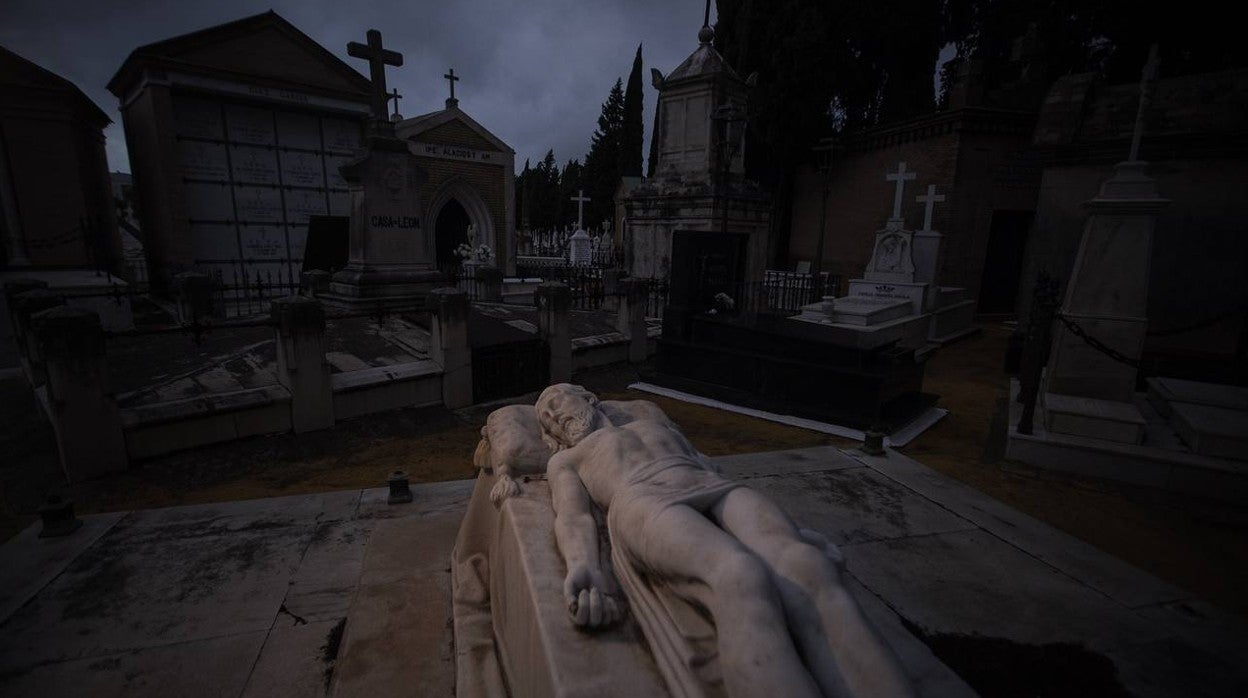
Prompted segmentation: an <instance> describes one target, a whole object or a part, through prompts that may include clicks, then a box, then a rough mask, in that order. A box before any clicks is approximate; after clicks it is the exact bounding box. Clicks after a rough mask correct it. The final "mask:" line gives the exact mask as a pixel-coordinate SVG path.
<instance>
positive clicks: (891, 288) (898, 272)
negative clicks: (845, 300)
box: [849, 161, 935, 315]
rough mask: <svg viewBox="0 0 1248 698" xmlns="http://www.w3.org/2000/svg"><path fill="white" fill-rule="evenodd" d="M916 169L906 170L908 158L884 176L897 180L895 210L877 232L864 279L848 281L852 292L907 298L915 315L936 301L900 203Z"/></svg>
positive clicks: (875, 296)
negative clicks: (920, 273)
mask: <svg viewBox="0 0 1248 698" xmlns="http://www.w3.org/2000/svg"><path fill="white" fill-rule="evenodd" d="M918 176H919V175H918V173H917V172H910V171H907V170H906V163H905V161H902V162H899V163H898V164H897V171H896V172H891V173H889V174H886V175H885V176H884V179H885V180H887V181H890V182H896V185H897V186H896V189H895V191H894V194H893V211H892V215H891V216H889V218H888V221H887V222H886V223H885V224H884V228H883V229H882V230H880V231H878V232H877V233H876V234H875V246H874V247H873V248H872V252H871V261H870V262H868V263H867V268H866V270H865V271H864V272H863V275H862V278H861V279H853V280H851V281H850V282H849V295H851V296H871V297H874V298H904V299H906V300H908V301H910V307H911V310H912V311H913V313H914V314H915V315H922V314H924V313H926V312H928V311H930V310H931V309H932V303H933V301H934V300H935V294H934V293H933V289H932V286H931V284H930V282H927V281H921V280H919V279H918V275H917V274H916V271H915V264H914V238H915V235H914V232H913V231H910V230H907V229H906V227H905V226H906V221H905V218H904V217H902V213H901V204H902V200H903V199H904V197H905V189H906V182H908V181H911V180H913V179H915V178H917V177H918Z"/></svg>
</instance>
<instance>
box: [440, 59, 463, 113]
mask: <svg viewBox="0 0 1248 698" xmlns="http://www.w3.org/2000/svg"><path fill="white" fill-rule="evenodd" d="M442 77H444V78H446V82H447V84H449V85H450V86H451V97H450V99H448V100H446V103H447V105H448V106H450V105H453V104H456V103H458V101H459V100H457V99H455V83H457V82H459V77H458V76H456V75H455V69H454V68H451V70H450V72H448V73H447V74H446V75H443V76H442Z"/></svg>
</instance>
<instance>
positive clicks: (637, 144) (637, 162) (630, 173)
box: [620, 44, 645, 177]
mask: <svg viewBox="0 0 1248 698" xmlns="http://www.w3.org/2000/svg"><path fill="white" fill-rule="evenodd" d="M642 106H643V105H642V91H641V44H638V45H637V55H636V56H634V57H633V70H632V72H630V73H629V74H628V88H627V89H625V90H624V132H623V134H622V135H621V137H620V175H621V176H624V177H640V176H641V149H642V143H643V141H644V140H645V130H644V129H645V127H644V126H643V125H642Z"/></svg>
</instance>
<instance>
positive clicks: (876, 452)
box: [859, 430, 884, 456]
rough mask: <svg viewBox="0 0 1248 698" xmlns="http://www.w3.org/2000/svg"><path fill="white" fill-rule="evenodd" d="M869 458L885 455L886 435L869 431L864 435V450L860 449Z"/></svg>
mask: <svg viewBox="0 0 1248 698" xmlns="http://www.w3.org/2000/svg"><path fill="white" fill-rule="evenodd" d="M859 450H861V451H862V452H863V453H865V454H867V455H868V456H882V455H884V434H882V433H880V432H878V431H874V430H871V431H868V432H867V433H866V434H864V435H863V439H862V448H861V449H859Z"/></svg>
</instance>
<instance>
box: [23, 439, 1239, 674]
mask: <svg viewBox="0 0 1248 698" xmlns="http://www.w3.org/2000/svg"><path fill="white" fill-rule="evenodd" d="M717 461H718V462H719V463H720V464H721V465H722V466H723V467H724V469H725V471H726V472H727V473H729V474H730V475H732V476H734V477H738V478H744V479H747V480H748V481H749V483H750V485H751V486H753V487H756V488H758V489H759V490H761V491H763V492H765V493H767V494H768V495H770V496H772V497H773V498H775V499H776V500H777V501H779V502H781V503H782V504H783V505H784V506H785V507H786V508H787V509H788V510H789V511H790V512H791V513H792V515H793V516H794V518H796V519H797V520H798V521H799V522H800V523H801V524H803V525H805V526H808V527H810V528H814V529H816V530H819V531H821V532H823V533H825V534H826V535H828V536H829V537H830V538H831V539H832V540H833V541H834V542H835V543H837V544H838V545H840V546H841V548H842V550H843V551H844V552H845V555H846V558H847V561H848V569H849V572H850V574H851V576H852V578H853V579H852V580H851V581H850V589H851V591H853V592H854V593H855V595H856V596H857V597H858V598H859V601H860V603H862V604H863V605H864V606H865V607H866V609H867V611H868V613H869V614H870V615H872V617H873V618H874V619H875V620H876V622H877V624H880V625H881V626H884V630H885V633H886V636H889V637H891V638H894V639H896V638H898V637H900V636H899V632H900V631H899V628H901V627H906V628H908V629H909V630H910V631H911V632H912V633H914V634H916V635H917V636H919V637H921V638H922V639H923V640H924V642H925V643H926V646H924V645H920V644H919V643H916V642H913V641H908V643H903V644H904V647H903V658H904V659H905V661H906V662H907V664H908V665H911V666H915V663H916V662H927V663H928V664H929V665H930V664H931V662H930V656H931V655H930V654H929V649H928V648H930V652H931V653H934V654H935V656H936V657H938V658H940V659H941V660H943V662H944V663H945V664H946V665H947V666H949V667H950V668H952V669H953V670H954V671H956V672H957V673H958V675H959V676H961V678H962V679H964V680H965V681H966V682H967V683H969V684H970V685H971V686H972V687H974V688H975V689H976V690H978V691H979V692H980V693H981V694H983V695H1019V694H1032V695H1037V694H1042V695H1072V694H1080V693H1082V694H1091V695H1136V696H1171V695H1184V696H1227V695H1245V694H1246V693H1248V667H1245V666H1244V665H1243V662H1242V658H1243V657H1245V656H1248V630H1246V629H1245V628H1244V627H1243V626H1242V625H1240V624H1238V621H1237V620H1236V619H1234V618H1233V617H1231V616H1230V615H1229V614H1225V613H1223V612H1221V611H1220V610H1219V609H1217V608H1214V607H1211V606H1209V605H1207V604H1204V603H1202V602H1200V601H1199V600H1197V599H1195V598H1194V597H1193V596H1192V595H1190V594H1188V593H1185V592H1183V591H1181V590H1179V589H1177V588H1175V587H1173V586H1171V585H1169V584H1166V583H1164V582H1162V581H1161V580H1158V579H1157V578H1155V577H1152V576H1150V575H1148V574H1145V573H1143V572H1141V571H1139V570H1137V569H1135V568H1133V567H1131V566H1129V565H1127V564H1125V563H1123V562H1121V561H1119V560H1117V559H1115V558H1112V557H1110V556H1108V555H1105V554H1104V553H1101V552H1100V551H1098V550H1096V549H1095V548H1092V547H1091V546H1089V545H1087V544H1085V543H1082V542H1080V541H1078V540H1077V539H1074V538H1072V537H1070V536H1068V535H1066V534H1063V533H1061V532H1059V531H1057V530H1056V529H1053V528H1051V527H1049V526H1047V525H1045V524H1043V523H1040V522H1039V521H1036V520H1035V519H1032V518H1030V517H1028V516H1026V515H1023V514H1020V513H1019V512H1017V511H1015V510H1013V509H1010V508H1009V507H1007V506H1005V505H1003V504H1001V503H999V502H997V501H995V500H993V499H991V498H989V497H987V496H985V495H983V494H981V493H979V492H977V491H975V490H973V489H971V488H969V487H966V486H964V485H962V484H959V483H957V482H955V481H953V480H951V479H949V478H947V477H945V476H943V475H940V474H939V473H936V472H935V471H933V470H931V469H928V468H926V467H924V466H922V465H921V464H919V463H917V462H915V461H913V460H911V459H909V458H906V457H904V456H901V455H899V454H897V453H895V452H890V453H889V454H888V455H887V456H884V457H878V458H873V457H866V456H862V455H861V454H858V453H857V452H854V451H841V450H838V449H836V448H833V447H820V448H811V449H802V450H796V451H779V452H771V453H761V454H751V455H742V456H727V457H723V458H719V459H717ZM471 485H472V483H471V482H470V481H458V482H450V483H440V484H431V485H420V486H417V487H415V488H414V491H415V493H416V501H415V502H414V503H413V504H410V505H399V506H394V507H390V506H387V505H386V504H385V493H384V491H382V490H352V491H344V492H335V493H329V494H320V495H305V496H297V497H285V498H276V499H264V500H253V501H244V502H231V503H222V504H211V505H199V506H190V507H176V508H169V509H159V510H148V511H137V512H130V513H117V514H108V515H101V516H95V517H90V518H89V519H88V520H87V524H86V525H85V526H84V527H83V528H82V529H81V530H79V531H78V532H77V533H75V534H74V535H72V536H71V537H68V538H64V539H52V540H49V539H44V540H41V539H38V538H37V537H36V533H37V531H36V529H35V528H31V529H28V530H26V531H25V532H23V533H22V534H20V535H18V536H17V537H16V538H14V539H12V540H11V541H9V542H8V543H6V544H5V545H4V546H2V547H0V695H31V694H37V695H40V696H60V695H120V694H123V693H124V694H126V695H153V696H155V695H162V696H163V695H183V696H200V695H203V696H210V695H211V696H240V695H278V694H280V695H291V696H297V695H306V696H318V695H325V694H326V693H327V692H330V691H332V692H333V693H334V694H335V695H340V696H346V695H362V694H365V693H368V694H370V695H372V696H377V695H388V694H390V693H392V692H398V691H404V692H407V693H410V692H412V691H413V690H416V691H417V692H418V693H420V694H422V695H447V694H448V693H449V690H448V689H449V688H450V686H451V682H452V681H453V676H454V673H453V655H452V645H451V641H452V640H451V636H450V628H449V622H448V620H449V615H448V614H449V607H448V605H449V604H448V599H447V594H448V593H449V592H448V588H449V579H448V578H449V573H448V571H447V565H448V558H449V553H450V547H451V544H452V541H453V536H454V533H455V530H456V528H457V526H458V521H459V519H460V517H462V515H463V511H464V507H465V504H466V501H467V498H468V496H469V492H470V489H471ZM397 532H402V535H396V533H397ZM924 655H926V659H925V658H924ZM921 688H922V692H923V694H924V695H927V696H937V695H958V694H964V693H965V687H964V685H963V684H962V683H961V682H960V681H958V680H957V679H956V678H953V677H951V676H949V675H941V674H939V672H937V673H935V674H929V675H928V678H927V679H925V681H924V683H923V684H922V686H921Z"/></svg>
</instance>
